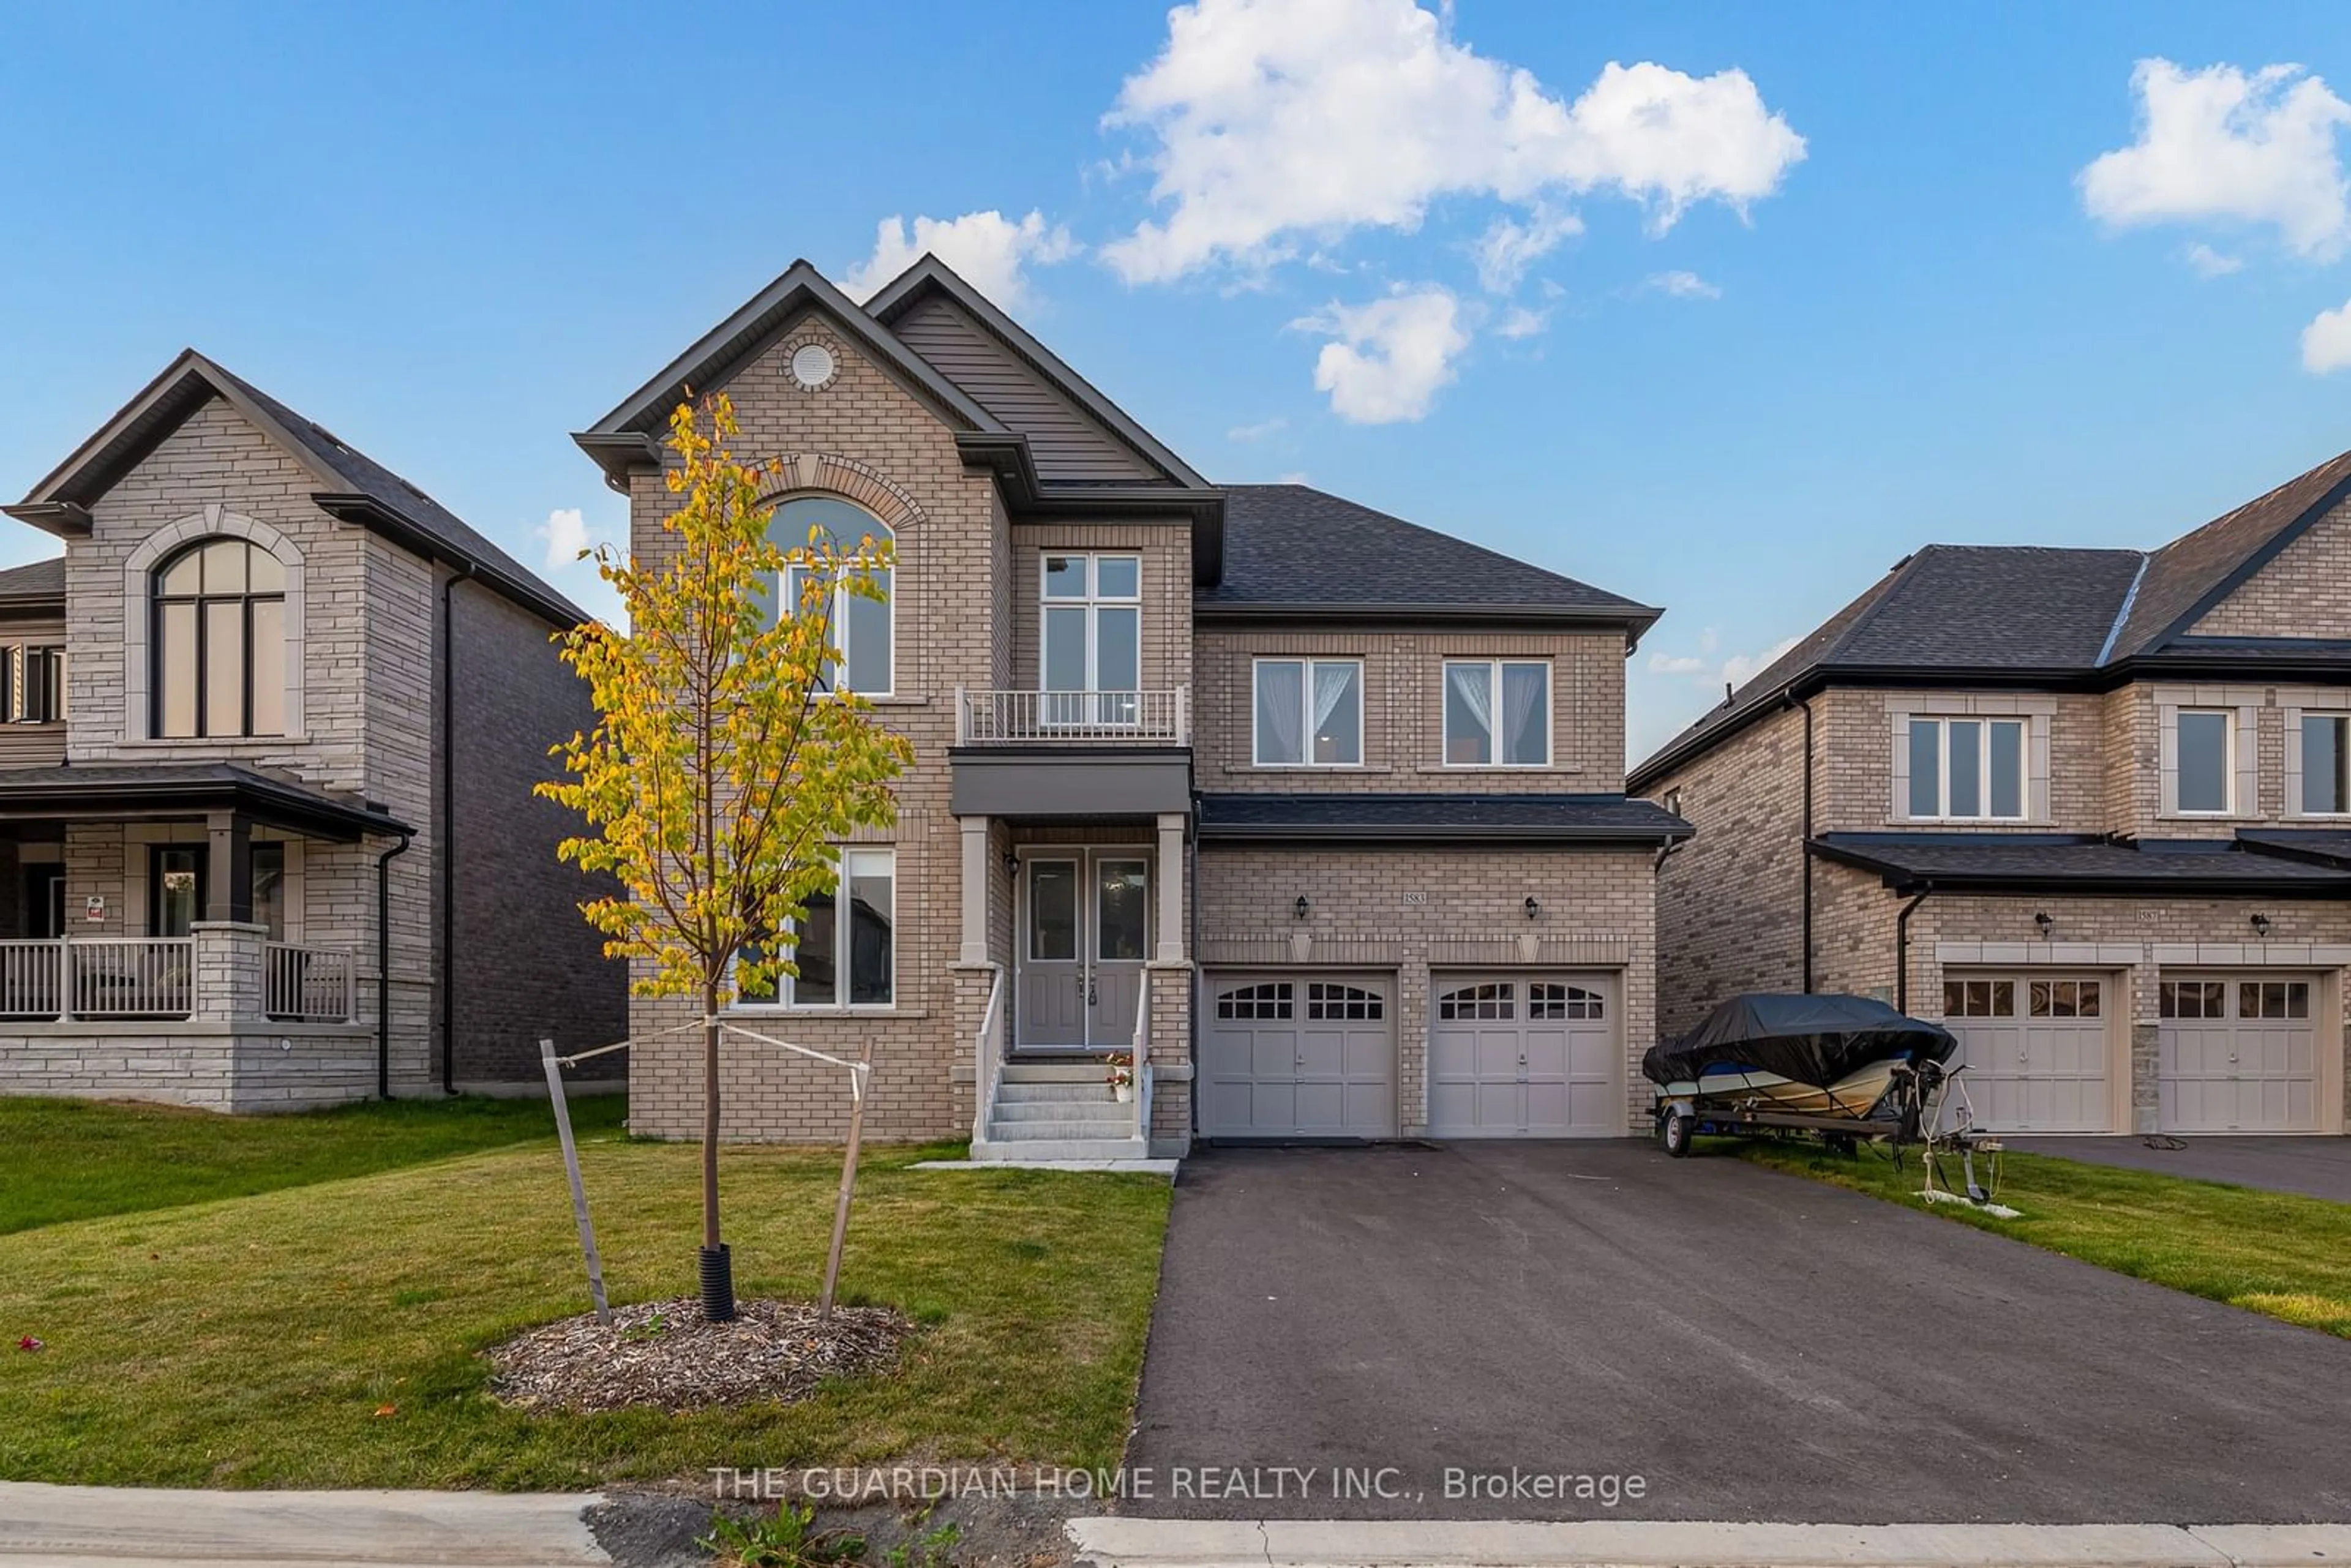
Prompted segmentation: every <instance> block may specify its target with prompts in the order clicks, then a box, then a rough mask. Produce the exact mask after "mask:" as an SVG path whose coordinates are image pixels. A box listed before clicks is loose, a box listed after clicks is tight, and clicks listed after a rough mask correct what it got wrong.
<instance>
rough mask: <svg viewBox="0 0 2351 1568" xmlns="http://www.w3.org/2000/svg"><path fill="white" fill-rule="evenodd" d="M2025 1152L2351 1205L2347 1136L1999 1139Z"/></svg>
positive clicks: (2349, 1141) (2350, 1156)
mask: <svg viewBox="0 0 2351 1568" xmlns="http://www.w3.org/2000/svg"><path fill="white" fill-rule="evenodd" d="M2001 1142H2002V1143H2004V1144H2006V1145H2008V1146H2009V1147H2010V1148H2011V1149H2016V1150H2019V1151H2020V1152H2022V1153H2024V1154H2032V1155H2059V1156H2061V1157H2063V1158H2064V1159H2069V1160H2087V1161H2089V1162H2091V1163H2092V1164H2094V1165H2101V1166H2128V1167H2129V1168H2130V1169H2132V1170H2135V1171H2160V1172H2162V1173H2163V1174H2164V1175H2165V1176H2194V1177H2195V1178H2196V1179H2197V1180H2199V1181H2225V1182H2234V1183H2235V1184H2236V1185H2237V1186H2257V1187H2262V1188H2265V1189H2267V1190H2268V1191H2271V1192H2299V1193H2306V1194H2308V1195H2309V1196H2310V1197H2326V1198H2332V1199H2334V1200H2335V1202H2336V1203H2351V1138H2274V1137H2273V1138H2216V1137H2198V1138H2172V1137H2168V1136H2167V1137H2160V1138H2158V1140H2157V1142H2158V1143H2175V1144H2179V1145H2183V1146H2182V1147H2180V1148H2177V1149H2172V1148H2149V1147H2147V1140H2146V1139H2145V1138H2142V1137H2128V1138H2019V1137H2014V1136H2011V1137H2006V1138H2003V1139H2001Z"/></svg>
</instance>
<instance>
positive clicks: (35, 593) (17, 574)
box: [0, 555, 66, 606]
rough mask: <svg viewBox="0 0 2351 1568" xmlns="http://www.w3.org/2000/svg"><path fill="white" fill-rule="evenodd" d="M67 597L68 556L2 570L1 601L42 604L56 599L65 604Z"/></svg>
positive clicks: (54, 557)
mask: <svg viewBox="0 0 2351 1568" xmlns="http://www.w3.org/2000/svg"><path fill="white" fill-rule="evenodd" d="M65 597H66V558H65V557H63V556H61V555H53V556H51V557H50V558H49V559H47V560H36V561H27V562H26V563H25V564H24V565H23V566H12V567H9V568H8V569H7V570H5V571H0V603H8V604H24V603H27V602H32V603H38V602H42V601H47V600H51V599H54V600H56V601H57V602H58V604H59V605H60V606H62V605H63V604H64V602H65Z"/></svg>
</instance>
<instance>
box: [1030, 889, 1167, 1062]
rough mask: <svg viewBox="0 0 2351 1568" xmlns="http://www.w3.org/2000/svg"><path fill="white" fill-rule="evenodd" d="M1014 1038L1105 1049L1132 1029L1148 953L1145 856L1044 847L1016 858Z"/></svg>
mask: <svg viewBox="0 0 2351 1568" xmlns="http://www.w3.org/2000/svg"><path fill="white" fill-rule="evenodd" d="M1020 899H1021V910H1020V915H1021V929H1020V946H1019V993H1018V994H1019V1007H1018V1009H1017V1010H1016V1012H1015V1015H1014V1019H1015V1037H1016V1038H1015V1043H1016V1044H1017V1045H1019V1046H1020V1047H1023V1048H1026V1049H1033V1050H1048V1051H1050V1050H1057V1049H1058V1050H1079V1049H1088V1048H1094V1049H1114V1048H1117V1047H1120V1046H1124V1045H1128V1044H1131V1043H1132V1042H1133V1040H1134V1011H1135V1008H1136V1006H1137V1004H1138V1002H1139V1000H1140V998H1141V997H1142V994H1143V985H1144V960H1145V959H1146V958H1147V957H1148V956H1149V955H1150V950H1151V949H1150V941H1151V862H1150V857H1149V856H1148V855H1146V854H1144V853H1142V852H1139V851H1135V850H1132V849H1104V850H1069V851H1065V852H1057V851H1046V852H1040V853H1037V854H1034V855H1031V856H1029V858H1028V859H1026V860H1025V861H1023V862H1021V875H1020Z"/></svg>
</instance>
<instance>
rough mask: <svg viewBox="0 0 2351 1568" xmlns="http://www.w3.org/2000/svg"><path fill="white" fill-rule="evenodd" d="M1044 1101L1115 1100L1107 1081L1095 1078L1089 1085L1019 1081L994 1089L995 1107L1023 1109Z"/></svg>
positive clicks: (1082, 1102) (1084, 1102)
mask: <svg viewBox="0 0 2351 1568" xmlns="http://www.w3.org/2000/svg"><path fill="white" fill-rule="evenodd" d="M1047 1101H1059V1102H1061V1103H1063V1104H1070V1103H1080V1104H1092V1103H1095V1102H1097V1101H1099V1102H1100V1103H1102V1104H1105V1105H1111V1104H1115V1103H1117V1102H1118V1097H1117V1096H1116V1095H1115V1094H1113V1093H1112V1092H1111V1087H1110V1080H1108V1079H1106V1078H1100V1077H1097V1078H1096V1079H1095V1080H1094V1081H1093V1082H1091V1083H1073V1082H1068V1081H1067V1080H1048V1081H1047V1082H1043V1083H1029V1082H1019V1081H1012V1082H1003V1083H999V1084H998V1085H997V1086H996V1103H998V1104H999V1105H1026V1104H1032V1103H1042V1102H1047Z"/></svg>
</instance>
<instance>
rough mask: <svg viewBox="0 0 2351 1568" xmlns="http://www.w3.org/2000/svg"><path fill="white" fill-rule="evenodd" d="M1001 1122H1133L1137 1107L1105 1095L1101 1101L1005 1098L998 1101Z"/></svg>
mask: <svg viewBox="0 0 2351 1568" xmlns="http://www.w3.org/2000/svg"><path fill="white" fill-rule="evenodd" d="M996 1119H997V1120H998V1121H999V1122H1110V1121H1119V1122H1130V1123H1131V1122H1133V1121H1134V1106H1133V1105H1131V1104H1128V1105H1122V1104H1120V1103H1118V1102H1117V1101H1115V1100H1113V1099H1112V1098H1111V1097H1110V1096H1109V1095H1107V1094H1105V1095H1103V1096H1102V1098H1101V1099H1099V1100H1006V1099H1002V1098H1000V1097H999V1098H998V1100H997V1102H996Z"/></svg>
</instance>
